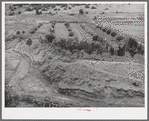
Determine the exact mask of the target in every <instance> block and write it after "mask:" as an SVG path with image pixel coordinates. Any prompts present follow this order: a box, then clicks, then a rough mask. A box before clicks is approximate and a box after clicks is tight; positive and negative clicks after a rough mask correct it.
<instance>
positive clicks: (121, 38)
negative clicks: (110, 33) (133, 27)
mask: <svg viewBox="0 0 149 121" xmlns="http://www.w3.org/2000/svg"><path fill="white" fill-rule="evenodd" d="M123 39H124V37H123V36H118V37H117V38H116V40H117V41H121V40H123Z"/></svg>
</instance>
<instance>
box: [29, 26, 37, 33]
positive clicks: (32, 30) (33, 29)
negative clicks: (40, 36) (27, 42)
mask: <svg viewBox="0 0 149 121" xmlns="http://www.w3.org/2000/svg"><path fill="white" fill-rule="evenodd" d="M36 31H37V28H36V27H34V28H31V30H30V31H29V33H30V34H34V33H35V32H36Z"/></svg>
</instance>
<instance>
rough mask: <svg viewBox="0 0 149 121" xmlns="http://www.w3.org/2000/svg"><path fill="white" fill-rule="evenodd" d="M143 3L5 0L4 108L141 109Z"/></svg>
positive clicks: (143, 93)
mask: <svg viewBox="0 0 149 121" xmlns="http://www.w3.org/2000/svg"><path fill="white" fill-rule="evenodd" d="M146 7H147V2H121V1H119V2H87V1H86V2H44V1H43V2H42V1H41V2H38V1H37V2H36V1H34V2H4V3H3V6H2V15H3V16H2V19H3V22H4V24H3V34H4V35H3V36H4V37H3V41H2V48H3V53H2V54H3V65H2V67H3V68H2V71H3V81H2V83H3V88H2V90H3V108H4V109H6V110H9V109H18V112H19V109H21V110H22V109H38V110H40V109H41V110H42V109H45V110H46V109H47V110H51V109H54V110H55V111H56V110H60V109H68V111H69V113H71V112H70V110H71V109H75V110H76V112H81V113H86V112H87V113H88V115H89V113H92V112H95V111H96V113H97V115H98V110H100V111H102V108H103V109H106V110H110V109H119V108H120V109H123V108H124V109H130V108H131V109H135V108H139V109H145V108H146V104H147V101H146V100H147V99H146V96H147V24H146V23H147V8H146ZM139 109H138V110H139ZM21 110H20V111H21ZM93 110H94V111H93ZM7 112H8V111H7ZM117 112H118V111H117ZM125 113H127V112H126V111H125ZM138 114H140V113H138ZM8 115H9V114H8ZM37 115H38V114H37ZM39 115H40V114H39ZM57 115H59V114H58V113H57ZM60 115H62V114H60ZM71 115H75V114H71ZM99 115H100V114H99ZM111 115H112V114H111ZM140 115H141V114H140ZM143 115H145V114H143ZM146 115H147V114H146ZM19 117H21V115H20V116H19ZM37 117H38V116H37ZM107 117H108V116H107ZM130 118H131V116H130Z"/></svg>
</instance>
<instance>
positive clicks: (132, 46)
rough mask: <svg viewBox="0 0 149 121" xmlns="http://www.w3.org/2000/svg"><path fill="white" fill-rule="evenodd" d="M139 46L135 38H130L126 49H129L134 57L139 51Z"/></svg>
mask: <svg viewBox="0 0 149 121" xmlns="http://www.w3.org/2000/svg"><path fill="white" fill-rule="evenodd" d="M137 47H138V43H137V41H136V40H135V39H133V38H129V40H128V43H127V48H126V50H127V51H129V53H130V55H131V56H132V57H133V56H134V55H135V54H136V53H137Z"/></svg>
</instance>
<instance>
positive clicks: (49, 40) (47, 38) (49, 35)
mask: <svg viewBox="0 0 149 121" xmlns="http://www.w3.org/2000/svg"><path fill="white" fill-rule="evenodd" d="M45 38H46V40H47V41H48V42H50V43H52V41H53V39H55V36H54V35H53V34H52V33H51V34H46V36H45Z"/></svg>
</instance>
